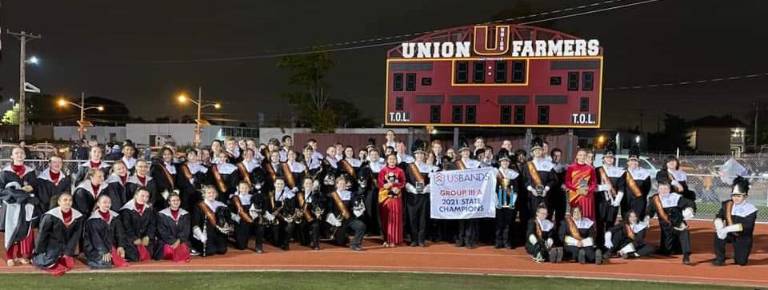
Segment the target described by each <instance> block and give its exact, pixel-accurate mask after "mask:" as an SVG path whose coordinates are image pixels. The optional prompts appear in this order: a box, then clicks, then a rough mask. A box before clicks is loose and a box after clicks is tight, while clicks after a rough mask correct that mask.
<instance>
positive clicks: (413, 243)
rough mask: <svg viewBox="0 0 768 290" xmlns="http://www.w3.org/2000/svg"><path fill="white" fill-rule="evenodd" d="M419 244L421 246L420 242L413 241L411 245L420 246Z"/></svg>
mask: <svg viewBox="0 0 768 290" xmlns="http://www.w3.org/2000/svg"><path fill="white" fill-rule="evenodd" d="M418 246H419V243H417V242H416V241H413V242H411V247H418Z"/></svg>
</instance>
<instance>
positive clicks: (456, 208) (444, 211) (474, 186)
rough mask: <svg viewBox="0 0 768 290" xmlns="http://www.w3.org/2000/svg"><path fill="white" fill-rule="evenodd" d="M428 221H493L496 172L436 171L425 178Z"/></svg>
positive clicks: (479, 169) (487, 169)
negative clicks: (427, 185)
mask: <svg viewBox="0 0 768 290" xmlns="http://www.w3.org/2000/svg"><path fill="white" fill-rule="evenodd" d="M429 180H430V185H429V189H430V198H429V201H430V217H432V218H433V219H470V218H493V217H496V198H497V197H496V168H493V167H488V168H477V169H465V170H451V171H440V172H433V173H430V174H429Z"/></svg>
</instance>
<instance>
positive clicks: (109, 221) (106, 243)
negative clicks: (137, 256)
mask: <svg viewBox="0 0 768 290" xmlns="http://www.w3.org/2000/svg"><path fill="white" fill-rule="evenodd" d="M96 205H97V207H96V208H95V209H94V210H93V212H92V213H91V215H90V216H89V217H88V219H87V220H86V221H85V226H84V227H83V244H82V251H83V253H85V259H86V264H88V266H89V267H91V269H110V268H112V267H116V268H119V267H125V266H128V262H126V261H125V249H123V247H122V246H120V243H121V239H124V236H123V226H122V223H121V222H120V218H119V217H118V214H117V213H116V212H114V211H112V210H110V209H109V208H110V207H111V201H110V200H109V196H108V195H100V196H99V198H98V200H97V201H96Z"/></svg>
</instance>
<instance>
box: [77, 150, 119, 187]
mask: <svg viewBox="0 0 768 290" xmlns="http://www.w3.org/2000/svg"><path fill="white" fill-rule="evenodd" d="M103 155H104V151H103V150H102V149H101V147H99V146H98V145H95V146H93V147H91V149H90V151H89V153H88V161H87V162H83V163H80V165H78V166H77V172H76V173H75V175H74V177H73V178H72V181H73V184H80V183H81V182H83V180H84V179H85V178H86V176H87V175H88V171H89V170H90V169H97V170H101V172H102V173H104V176H108V175H109V168H110V165H109V164H107V163H106V162H103V161H102V157H103Z"/></svg>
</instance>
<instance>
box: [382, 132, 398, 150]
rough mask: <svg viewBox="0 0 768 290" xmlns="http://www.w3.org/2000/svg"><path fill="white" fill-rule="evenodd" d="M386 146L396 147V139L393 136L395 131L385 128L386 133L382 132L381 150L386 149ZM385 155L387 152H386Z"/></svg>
mask: <svg viewBox="0 0 768 290" xmlns="http://www.w3.org/2000/svg"><path fill="white" fill-rule="evenodd" d="M387 147H392V148H395V147H397V139H396V136H395V131H392V130H387V132H386V133H384V144H381V150H382V151H387ZM386 155H387V156H388V155H389V154H386Z"/></svg>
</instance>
